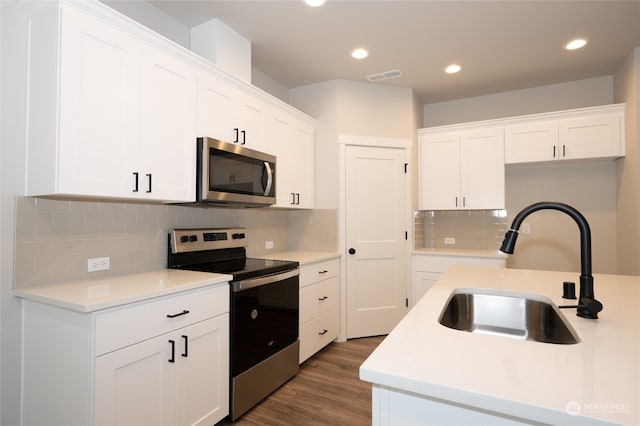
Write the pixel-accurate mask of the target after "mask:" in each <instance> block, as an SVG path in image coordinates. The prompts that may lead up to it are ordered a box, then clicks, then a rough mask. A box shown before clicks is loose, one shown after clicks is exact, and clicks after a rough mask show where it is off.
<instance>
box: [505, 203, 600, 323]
mask: <svg viewBox="0 0 640 426" xmlns="http://www.w3.org/2000/svg"><path fill="white" fill-rule="evenodd" d="M538 210H558V211H561V212H563V213H565V214H567V215H569V216H570V217H571V218H572V219H573V220H574V221H575V222H576V224H577V225H578V228H579V229H580V298H579V302H580V303H579V305H578V316H580V317H583V318H592V319H595V318H598V312H599V311H600V310H602V304H600V303H599V302H598V304H593V303H590V302H591V301H595V296H594V290H593V274H592V268H591V228H589V222H587V219H585V217H584V216H583V215H582V213H580V212H579V211H578V210H576V209H575V208H573V207H571V206H569V205H567V204H563V203H557V202H552V201H542V202H539V203H534V204H531V205H530V206H528V207H525V208H524V209H522V210H521V211H520V212H519V213H518V214H517V215H516V217H515V218H514V219H513V223H512V224H511V229H509V230H508V231H507V233H506V234H505V236H504V240H503V241H502V246H501V247H500V251H502V252H504V253H508V254H513V251H514V249H515V245H516V240H517V238H518V230H519V229H520V225H522V222H523V221H524V219H525V218H526V217H527V216H529V215H530V214H531V213H534V212H536V211H538ZM597 305H599V306H600V308H599V309H597V310H596V309H589V307H591V308H593V307H594V306H597ZM594 310H595V312H593V311H594Z"/></svg>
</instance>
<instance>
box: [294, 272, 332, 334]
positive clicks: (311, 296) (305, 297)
mask: <svg viewBox="0 0 640 426" xmlns="http://www.w3.org/2000/svg"><path fill="white" fill-rule="evenodd" d="M339 293H340V278H339V277H333V278H330V279H328V280H324V281H321V282H319V283H315V284H313V285H309V286H307V287H304V288H301V289H300V324H304V323H305V322H307V321H309V320H310V319H312V318H315V317H317V316H318V315H320V314H322V313H324V312H327V311H328V310H329V309H332V308H335V307H337V306H338V295H339Z"/></svg>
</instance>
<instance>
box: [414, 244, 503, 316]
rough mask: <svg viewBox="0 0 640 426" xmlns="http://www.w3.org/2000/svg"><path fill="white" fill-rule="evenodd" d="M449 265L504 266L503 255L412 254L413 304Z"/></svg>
mask: <svg viewBox="0 0 640 426" xmlns="http://www.w3.org/2000/svg"><path fill="white" fill-rule="evenodd" d="M450 266H481V267H487V268H504V267H505V266H506V256H505V257H500V256H496V257H488V256H480V255H473V254H461V255H441V254H437V255H436V254H414V255H413V297H414V299H413V300H414V302H413V304H414V305H415V304H416V303H418V301H419V300H420V299H421V298H422V296H424V294H425V293H426V292H427V291H429V289H430V288H431V287H432V286H433V285H434V284H435V283H436V281H438V280H439V279H440V278H441V277H442V275H443V274H444V273H445V272H446V271H447V268H449V267H450Z"/></svg>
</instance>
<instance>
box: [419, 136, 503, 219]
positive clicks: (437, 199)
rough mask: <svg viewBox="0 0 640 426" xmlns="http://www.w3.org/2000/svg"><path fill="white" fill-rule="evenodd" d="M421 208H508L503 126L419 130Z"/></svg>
mask: <svg viewBox="0 0 640 426" xmlns="http://www.w3.org/2000/svg"><path fill="white" fill-rule="evenodd" d="M419 158H420V164H419V174H420V177H419V191H420V200H419V208H420V210H465V209H469V210H470V209H503V208H504V204H505V201H504V188H505V178H504V136H503V131H502V129H501V128H486V129H483V128H480V129H464V130H462V129H461V130H456V129H455V126H448V129H447V130H446V131H442V132H441V131H438V130H432V129H422V130H420V132H419Z"/></svg>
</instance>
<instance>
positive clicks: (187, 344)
mask: <svg viewBox="0 0 640 426" xmlns="http://www.w3.org/2000/svg"><path fill="white" fill-rule="evenodd" d="M182 338H183V339H184V352H182V356H183V357H185V358H187V357H188V356H189V338H188V337H187V336H185V335H184V334H183V335H182Z"/></svg>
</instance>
